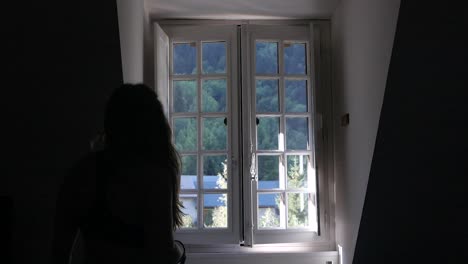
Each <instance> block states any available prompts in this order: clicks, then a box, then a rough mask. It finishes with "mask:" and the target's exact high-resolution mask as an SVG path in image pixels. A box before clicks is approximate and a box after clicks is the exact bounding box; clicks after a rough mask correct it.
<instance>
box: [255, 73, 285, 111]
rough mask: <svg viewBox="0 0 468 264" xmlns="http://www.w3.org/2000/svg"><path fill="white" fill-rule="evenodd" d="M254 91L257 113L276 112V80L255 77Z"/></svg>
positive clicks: (277, 107)
mask: <svg viewBox="0 0 468 264" xmlns="http://www.w3.org/2000/svg"><path fill="white" fill-rule="evenodd" d="M255 93H256V107H257V113H259V112H278V109H279V106H278V80H258V79H257V81H256V84H255Z"/></svg>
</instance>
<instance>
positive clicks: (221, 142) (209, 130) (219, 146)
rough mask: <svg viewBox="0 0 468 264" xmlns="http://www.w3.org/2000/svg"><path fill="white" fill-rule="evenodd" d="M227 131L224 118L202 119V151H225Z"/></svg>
mask: <svg viewBox="0 0 468 264" xmlns="http://www.w3.org/2000/svg"><path fill="white" fill-rule="evenodd" d="M226 144H227V131H226V125H225V124H224V117H207V118H203V149H204V150H225V149H226Z"/></svg>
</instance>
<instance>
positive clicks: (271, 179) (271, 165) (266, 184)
mask: <svg viewBox="0 0 468 264" xmlns="http://www.w3.org/2000/svg"><path fill="white" fill-rule="evenodd" d="M257 157H258V162H257V166H258V172H257V173H258V189H274V188H279V171H280V168H279V164H280V163H279V158H280V157H279V156H266V155H258V156H257Z"/></svg>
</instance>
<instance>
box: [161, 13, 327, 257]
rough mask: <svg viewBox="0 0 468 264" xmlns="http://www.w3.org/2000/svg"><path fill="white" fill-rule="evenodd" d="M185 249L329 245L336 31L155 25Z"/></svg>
mask: <svg viewBox="0 0 468 264" xmlns="http://www.w3.org/2000/svg"><path fill="white" fill-rule="evenodd" d="M154 38H155V64H156V65H155V77H156V78H155V79H156V88H157V91H158V94H159V98H160V99H161V101H162V102H163V104H164V106H165V110H166V114H167V117H168V119H169V121H170V124H171V127H172V133H173V140H174V143H175V145H176V147H177V150H178V151H179V153H180V155H181V160H182V176H181V194H180V199H181V201H182V203H183V205H184V209H183V210H184V213H185V216H184V225H183V227H182V228H180V229H179V230H178V231H177V232H176V236H177V238H178V239H181V240H183V241H184V242H185V243H187V244H242V245H247V246H251V245H254V244H266V243H307V244H312V245H316V246H317V247H319V246H322V248H327V247H328V246H329V245H331V244H332V242H333V241H332V240H333V239H332V235H333V234H332V232H333V226H332V222H333V221H331V218H330V212H331V209H332V199H331V198H332V197H333V191H332V190H333V189H332V186H333V179H332V177H331V176H332V173H331V172H330V171H329V170H327V167H329V164H330V159H329V157H328V156H330V154H331V152H330V148H331V144H330V142H328V136H327V133H329V132H327V131H328V130H326V129H324V128H325V127H326V122H324V120H325V118H324V117H326V116H327V115H328V114H329V108H330V103H329V102H330V99H331V98H330V95H329V87H327V86H328V83H329V82H328V79H329V77H328V72H327V65H328V64H327V56H326V55H327V50H328V48H327V45H328V42H327V38H328V24H327V23H325V22H307V23H297V22H296V23H295V24H287V23H281V24H279V23H278V24H276V25H268V24H267V23H265V22H263V23H261V24H260V23H259V24H255V23H228V24H226V23H224V24H216V23H209V24H201V23H198V24H190V23H189V22H187V21H185V22H184V23H183V24H182V23H180V22H179V23H174V22H167V21H166V22H161V23H160V24H158V23H155V24H154Z"/></svg>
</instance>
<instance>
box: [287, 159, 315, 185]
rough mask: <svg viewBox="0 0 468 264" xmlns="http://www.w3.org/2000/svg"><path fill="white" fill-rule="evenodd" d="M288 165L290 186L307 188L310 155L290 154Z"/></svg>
mask: <svg viewBox="0 0 468 264" xmlns="http://www.w3.org/2000/svg"><path fill="white" fill-rule="evenodd" d="M286 166H287V167H286V169H287V179H288V188H307V172H308V167H309V166H310V159H309V155H288V156H287V164H286Z"/></svg>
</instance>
